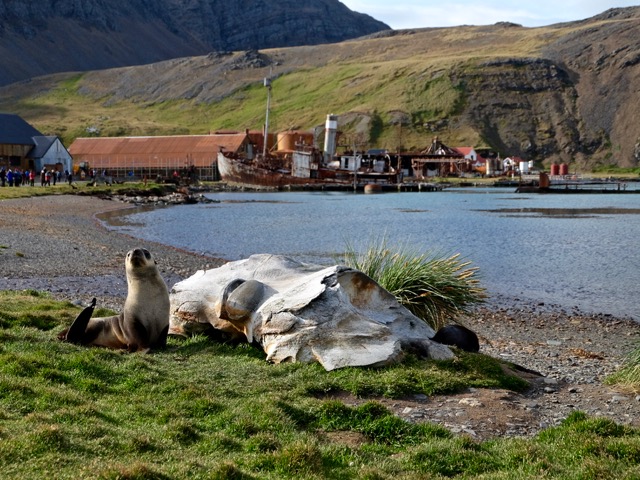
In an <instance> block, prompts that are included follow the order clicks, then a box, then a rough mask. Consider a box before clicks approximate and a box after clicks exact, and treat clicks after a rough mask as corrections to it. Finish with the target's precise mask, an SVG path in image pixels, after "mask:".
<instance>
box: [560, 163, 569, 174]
mask: <svg viewBox="0 0 640 480" xmlns="http://www.w3.org/2000/svg"><path fill="white" fill-rule="evenodd" d="M560 175H569V165H567V164H566V163H561V164H560Z"/></svg>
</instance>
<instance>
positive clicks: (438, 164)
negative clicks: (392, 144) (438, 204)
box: [402, 137, 471, 180]
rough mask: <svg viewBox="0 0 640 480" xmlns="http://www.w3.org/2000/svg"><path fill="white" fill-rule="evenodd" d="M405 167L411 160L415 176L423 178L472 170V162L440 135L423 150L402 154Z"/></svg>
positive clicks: (458, 173) (454, 174) (452, 174)
mask: <svg viewBox="0 0 640 480" xmlns="http://www.w3.org/2000/svg"><path fill="white" fill-rule="evenodd" d="M402 157H403V167H404V165H405V163H406V161H407V160H408V161H410V166H411V170H412V172H413V177H414V178H417V179H420V180H423V179H427V178H429V177H448V176H458V175H460V174H462V173H466V172H469V171H471V162H470V161H469V160H467V159H465V156H464V154H462V153H460V152H459V151H457V150H456V149H455V148H451V147H448V146H446V145H445V144H444V143H442V142H441V141H440V140H438V137H436V138H434V139H433V142H432V143H431V145H429V146H428V147H427V148H426V149H424V150H423V151H421V152H416V153H405V154H402Z"/></svg>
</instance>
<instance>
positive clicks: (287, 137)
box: [277, 131, 313, 152]
mask: <svg viewBox="0 0 640 480" xmlns="http://www.w3.org/2000/svg"><path fill="white" fill-rule="evenodd" d="M299 144H303V145H312V144H313V133H311V132H298V131H288V132H280V133H278V148H277V150H278V151H279V152H292V151H294V150H296V145H299Z"/></svg>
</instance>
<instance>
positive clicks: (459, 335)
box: [431, 324, 480, 352]
mask: <svg viewBox="0 0 640 480" xmlns="http://www.w3.org/2000/svg"><path fill="white" fill-rule="evenodd" d="M431 340H433V341H434V342H438V343H441V344H443V345H449V346H454V347H458V348H459V349H461V350H464V351H465V352H479V351H480V342H479V341H478V335H476V334H475V332H473V331H472V330H469V329H468V328H467V327H463V326H462V325H456V324H454V325H445V326H444V327H442V328H440V329H439V330H438V331H437V332H436V334H435V335H434V336H433V337H432V338H431Z"/></svg>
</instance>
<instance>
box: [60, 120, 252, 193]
mask: <svg viewBox="0 0 640 480" xmlns="http://www.w3.org/2000/svg"><path fill="white" fill-rule="evenodd" d="M251 141H252V140H251V135H250V134H249V132H242V133H239V132H216V133H212V134H209V135H171V136H149V137H90V138H77V139H76V140H75V141H74V142H73V143H72V144H71V145H70V146H69V152H70V153H71V155H72V156H73V159H74V164H75V165H76V166H77V167H78V168H79V169H80V170H81V171H83V172H84V173H85V174H89V173H90V171H91V170H95V171H96V173H97V174H98V175H101V174H102V173H103V172H107V175H109V176H112V177H116V178H117V177H134V178H139V179H142V178H147V179H150V180H151V179H156V178H158V177H161V178H171V177H172V176H173V175H174V172H177V173H178V174H179V175H181V176H184V175H185V173H187V172H192V173H193V174H194V175H195V176H197V178H199V179H200V180H213V181H215V180H219V179H220V178H219V175H218V170H217V159H218V152H220V151H226V152H230V153H238V154H240V153H242V152H245V151H246V150H247V149H248V148H249V145H250V143H251Z"/></svg>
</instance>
